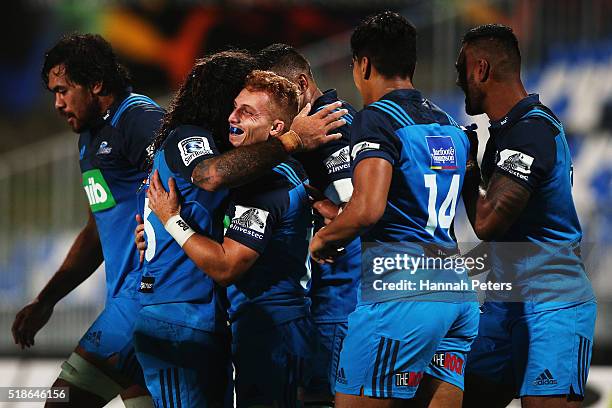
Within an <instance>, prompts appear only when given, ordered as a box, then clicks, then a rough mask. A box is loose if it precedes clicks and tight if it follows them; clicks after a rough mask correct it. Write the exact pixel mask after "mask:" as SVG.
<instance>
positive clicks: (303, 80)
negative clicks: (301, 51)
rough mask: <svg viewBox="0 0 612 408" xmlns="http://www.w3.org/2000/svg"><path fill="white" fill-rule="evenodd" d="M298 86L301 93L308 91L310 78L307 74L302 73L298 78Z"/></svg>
mask: <svg viewBox="0 0 612 408" xmlns="http://www.w3.org/2000/svg"><path fill="white" fill-rule="evenodd" d="M297 86H298V88H300V95H302V94H304V93H306V91H307V90H308V78H307V77H306V74H300V75H299V76H298V79H297Z"/></svg>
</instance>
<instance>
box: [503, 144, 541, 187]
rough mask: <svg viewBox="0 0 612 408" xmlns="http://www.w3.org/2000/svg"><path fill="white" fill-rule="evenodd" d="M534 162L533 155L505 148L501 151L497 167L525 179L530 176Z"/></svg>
mask: <svg viewBox="0 0 612 408" xmlns="http://www.w3.org/2000/svg"><path fill="white" fill-rule="evenodd" d="M532 164H533V157H531V156H529V155H528V154H525V153H522V152H518V151H516V150H512V149H504V150H502V151H501V152H499V156H498V160H497V167H499V168H501V169H503V170H506V171H507V172H509V173H511V174H513V175H515V176H516V177H519V178H521V179H523V180H527V179H528V178H529V177H528V176H529V174H531V165H532Z"/></svg>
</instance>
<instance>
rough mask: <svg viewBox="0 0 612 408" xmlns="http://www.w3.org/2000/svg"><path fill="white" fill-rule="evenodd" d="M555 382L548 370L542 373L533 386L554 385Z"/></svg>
mask: <svg viewBox="0 0 612 408" xmlns="http://www.w3.org/2000/svg"><path fill="white" fill-rule="evenodd" d="M555 384H557V380H555V379H554V377H553V375H552V374H551V373H550V371H548V368H547V369H546V370H544V371H542V374H540V375H539V376H538V378H536V379H535V380H534V381H533V385H555Z"/></svg>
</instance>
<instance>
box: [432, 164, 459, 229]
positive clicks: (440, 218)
mask: <svg viewBox="0 0 612 408" xmlns="http://www.w3.org/2000/svg"><path fill="white" fill-rule="evenodd" d="M423 177H425V187H427V189H428V190H429V198H428V200H427V213H428V214H429V216H428V218H427V227H425V229H426V230H427V232H429V233H430V234H431V235H432V236H434V235H435V233H436V228H437V227H440V228H441V229H443V230H445V231H444V232H446V234H448V229H449V228H450V226H451V224H452V223H453V218H455V208H456V207H457V198H458V197H459V181H460V176H459V174H454V175H453V178H452V180H451V183H450V188H449V189H448V193H447V195H446V198H445V199H444V201H443V202H442V204H441V205H440V208H439V209H436V199H437V198H438V183H437V181H436V174H424V175H423Z"/></svg>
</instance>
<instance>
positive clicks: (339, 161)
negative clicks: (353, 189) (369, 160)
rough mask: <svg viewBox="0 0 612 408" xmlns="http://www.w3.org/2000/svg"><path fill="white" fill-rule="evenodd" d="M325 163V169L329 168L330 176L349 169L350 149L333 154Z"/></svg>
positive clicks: (344, 148) (343, 149) (346, 148)
mask: <svg viewBox="0 0 612 408" xmlns="http://www.w3.org/2000/svg"><path fill="white" fill-rule="evenodd" d="M323 162H324V163H325V167H327V173H328V174H333V173H336V172H338V171H340V170H345V169H348V168H349V167H350V166H351V162H350V157H349V147H348V146H345V147H343V148H342V149H340V150H338V151H336V152H334V153H332V155H331V156H329V157H328V158H327V159H325V160H324V161H323Z"/></svg>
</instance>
